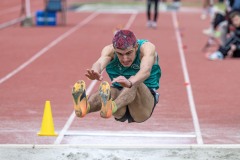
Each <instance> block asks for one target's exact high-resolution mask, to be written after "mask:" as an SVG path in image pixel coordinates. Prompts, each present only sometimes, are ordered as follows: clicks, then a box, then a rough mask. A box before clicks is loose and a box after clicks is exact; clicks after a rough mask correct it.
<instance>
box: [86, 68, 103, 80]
mask: <svg viewBox="0 0 240 160" xmlns="http://www.w3.org/2000/svg"><path fill="white" fill-rule="evenodd" d="M85 76H87V77H88V78H89V79H91V80H98V81H102V80H103V77H102V75H101V74H100V73H98V72H96V71H94V70H92V69H87V73H86V74H85Z"/></svg>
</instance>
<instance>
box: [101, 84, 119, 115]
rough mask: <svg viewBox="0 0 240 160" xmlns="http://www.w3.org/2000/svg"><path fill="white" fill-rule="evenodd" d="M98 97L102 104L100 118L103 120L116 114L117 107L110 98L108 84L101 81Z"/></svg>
mask: <svg viewBox="0 0 240 160" xmlns="http://www.w3.org/2000/svg"><path fill="white" fill-rule="evenodd" d="M99 96H100V98H101V102H102V108H101V111H100V116H101V117H103V118H110V117H111V116H112V114H113V113H114V112H116V110H117V107H116V104H115V102H113V101H112V98H111V89H110V85H109V84H108V82H106V81H103V82H102V83H101V84H100V87H99Z"/></svg>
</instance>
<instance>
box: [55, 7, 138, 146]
mask: <svg viewBox="0 0 240 160" xmlns="http://www.w3.org/2000/svg"><path fill="white" fill-rule="evenodd" d="M99 13H101V12H99ZM136 16H137V13H134V14H132V15H131V17H130V18H129V20H128V22H127V24H126V25H125V27H124V29H129V28H130V27H131V25H132V23H133V21H134V20H135V18H136ZM102 74H103V73H102ZM96 83H97V81H96V80H95V81H92V82H91V83H90V85H89V87H88V89H87V91H86V92H87V95H89V94H90V93H91V91H92V89H93V88H94V86H95V85H96ZM74 118H75V112H74V111H73V113H72V114H71V115H70V117H69V118H68V120H67V122H66V124H65V125H64V127H63V129H62V130H61V132H60V134H59V135H58V137H57V139H56V140H55V142H54V144H60V143H61V141H62V140H63V138H64V136H65V135H66V133H67V130H68V128H69V127H70V126H71V124H72V122H73V120H74Z"/></svg>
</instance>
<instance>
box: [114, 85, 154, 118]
mask: <svg viewBox="0 0 240 160" xmlns="http://www.w3.org/2000/svg"><path fill="white" fill-rule="evenodd" d="M114 101H115V103H116V105H117V108H118V110H120V109H121V108H123V107H124V108H125V109H124V110H125V111H126V106H128V107H129V112H130V113H131V115H132V117H133V119H134V120H135V121H136V122H143V121H145V120H146V119H148V118H149V117H150V115H151V113H152V109H153V106H154V98H153V95H152V94H151V92H150V91H149V89H148V87H147V86H146V85H145V84H143V83H141V84H140V85H138V86H133V87H132V88H123V89H122V91H121V93H120V94H119V96H118V97H117V98H116V99H115V100H114ZM116 113H117V112H116ZM124 113H125V112H124ZM118 118H120V117H118Z"/></svg>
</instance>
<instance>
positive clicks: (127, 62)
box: [115, 45, 138, 67]
mask: <svg viewBox="0 0 240 160" xmlns="http://www.w3.org/2000/svg"><path fill="white" fill-rule="evenodd" d="M137 48H138V45H136V46H135V47H129V48H128V49H125V50H121V49H117V48H115V53H116V54H117V56H118V59H119V61H120V63H121V64H122V65H123V66H124V67H130V66H131V65H132V63H133V61H134V59H135V57H136V52H137Z"/></svg>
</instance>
